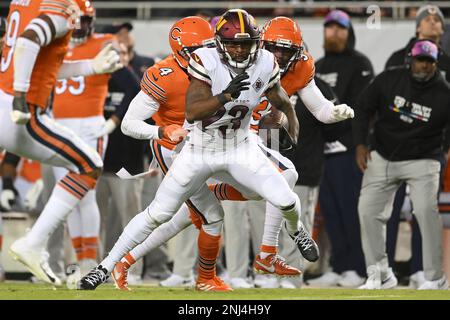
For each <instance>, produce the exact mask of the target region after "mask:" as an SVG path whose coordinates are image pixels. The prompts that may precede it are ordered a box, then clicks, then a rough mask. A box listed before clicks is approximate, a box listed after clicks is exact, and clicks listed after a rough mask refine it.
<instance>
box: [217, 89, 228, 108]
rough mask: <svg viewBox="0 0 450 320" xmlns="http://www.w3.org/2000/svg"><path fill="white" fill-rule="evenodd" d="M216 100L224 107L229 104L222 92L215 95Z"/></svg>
mask: <svg viewBox="0 0 450 320" xmlns="http://www.w3.org/2000/svg"><path fill="white" fill-rule="evenodd" d="M217 99H219V102H220V104H221V105H225V104H226V103H228V102H229V100H228V99H227V98H226V97H225V93H223V92H222V93H220V94H218V95H217Z"/></svg>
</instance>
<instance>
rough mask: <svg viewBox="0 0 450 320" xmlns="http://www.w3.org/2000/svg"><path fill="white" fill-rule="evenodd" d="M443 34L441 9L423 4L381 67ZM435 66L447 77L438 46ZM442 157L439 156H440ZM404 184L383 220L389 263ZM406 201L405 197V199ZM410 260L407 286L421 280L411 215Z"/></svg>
mask: <svg viewBox="0 0 450 320" xmlns="http://www.w3.org/2000/svg"><path fill="white" fill-rule="evenodd" d="M443 34H444V16H443V14H442V12H441V10H440V9H439V8H438V7H437V6H434V5H429V4H428V5H424V6H422V7H421V8H420V9H419V10H418V11H417V15H416V35H415V37H413V38H411V39H410V40H409V42H408V44H407V45H406V47H405V48H403V49H400V50H398V51H396V52H394V53H393V54H392V55H391V56H390V57H389V59H388V60H387V62H386V66H385V69H387V68H391V67H396V66H402V65H404V64H405V58H406V54H407V52H409V51H410V50H411V47H412V46H413V45H414V43H415V42H416V41H417V40H421V39H430V40H433V41H434V42H435V43H436V44H438V45H439V46H440V45H441V40H442V35H443ZM437 66H438V69H439V70H440V72H441V73H442V75H443V76H444V78H446V80H447V81H450V57H449V56H448V55H447V54H446V53H445V52H444V50H442V49H441V48H440V50H439V61H438V65H437ZM442 160H443V159H442ZM405 195H406V185H405V184H403V185H402V186H401V187H400V188H399V189H398V191H397V194H396V196H395V200H394V205H393V210H392V216H391V218H390V219H389V222H388V224H387V238H386V243H387V254H388V259H389V264H390V265H393V264H394V257H395V249H396V245H397V235H398V228H399V223H400V214H401V209H402V206H403V203H404V201H405ZM407 201H408V200H407ZM411 251H412V254H411V262H410V270H409V271H410V275H411V276H410V282H409V284H410V287H411V288H416V289H417V288H418V287H419V286H420V285H421V284H422V283H423V281H425V279H424V277H423V271H422V270H423V266H422V243H421V237H420V231H419V226H418V225H417V220H416V219H415V217H414V216H413V219H412V237H411Z"/></svg>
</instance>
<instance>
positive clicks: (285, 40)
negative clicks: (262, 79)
mask: <svg viewBox="0 0 450 320" xmlns="http://www.w3.org/2000/svg"><path fill="white" fill-rule="evenodd" d="M262 41H263V48H264V49H266V50H268V51H270V52H272V53H273V54H274V55H275V57H276V58H277V61H278V64H279V66H280V69H281V73H282V74H283V73H285V72H286V71H287V70H288V69H289V67H290V66H291V65H292V63H295V62H296V61H297V60H299V59H300V57H301V55H302V53H303V50H304V47H303V38H302V32H301V31H300V28H299V27H298V25H297V23H296V22H295V21H294V20H292V19H289V18H286V17H276V18H273V19H272V20H270V21H268V22H267V23H266V24H265V25H264V28H263V31H262Z"/></svg>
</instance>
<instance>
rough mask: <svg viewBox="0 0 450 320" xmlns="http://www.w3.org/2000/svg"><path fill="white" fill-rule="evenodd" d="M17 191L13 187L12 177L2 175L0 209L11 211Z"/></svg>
mask: <svg viewBox="0 0 450 320" xmlns="http://www.w3.org/2000/svg"><path fill="white" fill-rule="evenodd" d="M18 194H19V193H18V192H17V190H16V188H15V187H14V182H13V178H9V177H3V190H2V192H1V193H0V210H1V211H11V208H12V206H13V205H14V204H15V203H16V197H17V195H18Z"/></svg>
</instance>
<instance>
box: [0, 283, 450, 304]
mask: <svg viewBox="0 0 450 320" xmlns="http://www.w3.org/2000/svg"><path fill="white" fill-rule="evenodd" d="M132 289H133V291H131V292H121V291H119V290H116V289H115V288H114V286H113V285H110V284H107V285H103V286H101V287H100V288H98V289H97V290H95V291H90V292H89V291H76V290H70V289H67V288H65V287H64V288H59V289H54V288H52V287H51V286H48V285H44V284H31V283H23V282H6V283H1V284H0V300H269V299H270V300H450V291H449V290H447V291H440V290H436V291H417V290H409V289H395V290H373V291H372V290H354V289H318V288H317V289H313V288H303V289H238V290H235V291H233V292H232V293H215V292H210V293H208V292H197V291H194V290H193V289H188V288H162V287H157V286H136V287H132Z"/></svg>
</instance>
